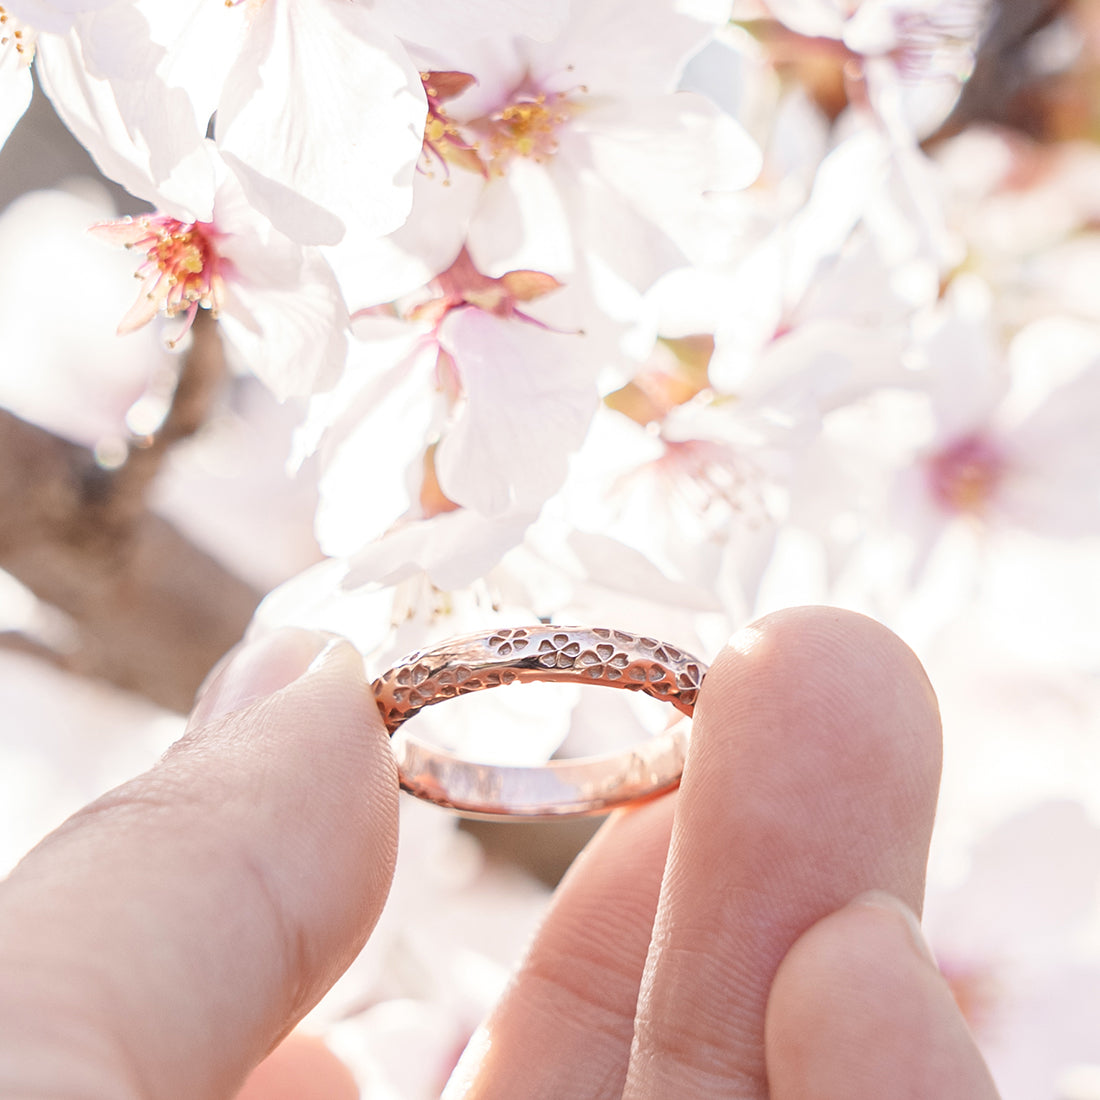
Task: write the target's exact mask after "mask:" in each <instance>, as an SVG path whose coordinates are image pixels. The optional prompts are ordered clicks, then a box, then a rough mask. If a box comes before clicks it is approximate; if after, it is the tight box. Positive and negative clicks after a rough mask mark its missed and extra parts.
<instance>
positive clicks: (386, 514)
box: [314, 332, 437, 557]
mask: <svg viewBox="0 0 1100 1100" xmlns="http://www.w3.org/2000/svg"><path fill="white" fill-rule="evenodd" d="M402 337H403V339H400V338H399V339H397V340H393V339H390V340H377V341H376V340H372V341H371V343H369V344H362V343H360V342H359V341H358V340H354V341H352V344H351V357H352V363H351V365H350V367H349V370H348V372H347V374H346V375H345V377H344V378H343V379H341V383H340V386H339V387H338V389H337V390H336V391H334V393H333V395H332V397H334V398H335V399H336V402H335V403H336V404H338V405H339V406H341V407H342V414H341V422H340V424H339V425H337V427H336V429H335V430H334V431H333V432H331V433H329V435H327V436H326V437H325V438H324V439H323V441H322V444H321V454H322V461H323V463H324V473H323V474H322V475H321V478H320V482H319V486H318V488H319V490H320V503H319V505H318V508H317V515H316V518H315V521H314V531H315V533H316V535H317V541H318V543H319V545H320V547H321V549H322V550H323V551H324V552H325V553H326V554H330V555H332V556H334V557H340V556H346V555H349V554H354V553H356V552H358V551H359V550H361V549H362V548H363V547H364V546H366V545H367V543H369V542H371V541H373V540H374V539H377V538H380V537H381V536H382V535H383V534H384V533H385V532H386V531H387V530H388V529H389V528H390V527H392V526H393V524H394V523H395V522H396V521H397V520H398V519H399V518H400V517H401V516H403V515H405V513H407V512H408V511H409V510H410V508H411V507H412V506H413V503H414V500H415V494H416V491H417V486H418V485H419V483H420V481H421V480H422V475H421V469H422V466H423V461H424V449H425V446H426V445H427V442H428V438H429V434H428V433H429V429H430V427H431V424H432V422H433V420H434V418H435V416H436V412H437V410H436V404H437V402H436V401H435V400H433V396H434V394H433V390H434V385H433V376H434V373H435V355H434V351H433V348H432V347H431V346H428V345H426V344H425V345H424V346H422V347H420V348H419V349H418V348H416V347H414V346H412V345H411V344H410V339H411V340H416V339H417V334H416V333H415V332H406V333H403V334H402ZM410 349H411V350H410ZM391 355H397V356H399V357H400V358H399V360H398V361H397V362H396V364H395V365H394V366H392V367H390V368H389V369H388V370H385V371H384V372H383V373H381V375H380V374H379V369H378V368H379V364H380V362H381V363H385V362H387V361H389V360H390V357H391ZM328 397H329V395H328V394H326V395H324V398H325V399H327V398H328ZM345 423H346V427H345Z"/></svg>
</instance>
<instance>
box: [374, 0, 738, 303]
mask: <svg viewBox="0 0 1100 1100" xmlns="http://www.w3.org/2000/svg"><path fill="white" fill-rule="evenodd" d="M713 30H714V23H711V22H706V21H703V20H700V19H696V18H694V17H692V16H690V15H687V14H684V13H682V12H680V11H679V10H678V9H677V8H675V6H674V5H673V4H671V3H668V2H666V0H656V2H654V3H653V4H652V5H650V8H649V9H648V10H647V14H646V17H645V18H644V19H643V18H641V17H640V16H639V13H638V11H637V9H636V7H635V6H632V5H628V4H625V3H622V2H621V0H599V2H598V3H593V4H589V5H586V6H585V7H584V9H582V10H579V11H575V12H574V13H573V15H572V16H571V18H570V20H569V21H568V23H567V24H566V26H565V28H564V29H563V31H562V32H561V33H560V34H559V35H557V36H556V37H555V38H554V39H552V40H551V41H548V42H545V43H541V42H535V41H532V40H531V39H528V38H522V37H515V38H511V39H508V38H506V37H505V36H504V35H498V36H495V37H494V38H492V39H488V38H487V39H485V40H483V41H481V42H478V43H468V42H467V43H443V42H438V43H435V44H434V45H433V46H432V48H431V49H430V50H425V51H424V53H423V65H422V67H423V68H424V73H425V76H424V78H425V82H426V85H427V86H428V87H429V88H431V89H433V94H432V95H431V96H429V101H430V104H431V108H430V110H431V117H430V120H429V126H428V130H427V134H426V136H427V138H428V142H427V144H426V155H427V160H428V164H426V167H429V168H430V167H431V164H430V162H431V161H432V160H434V161H435V162H436V163H437V164H438V161H439V159H440V158H442V159H443V160H444V161H445V162H446V163H445V167H444V168H443V169H442V170H440V171H438V172H436V175H437V176H438V177H439V178H437V179H436V180H435V181H434V182H428V183H425V184H424V186H423V187H421V189H420V192H419V193H418V195H417V199H416V202H415V203H414V207H413V212H412V215H411V218H410V222H409V224H408V225H407V226H406V228H405V230H404V231H403V232H402V235H401V238H402V239H401V240H400V241H397V242H395V244H396V245H397V247H398V248H404V249H407V250H410V251H413V252H415V253H419V252H422V251H423V250H424V249H425V248H427V249H435V248H438V250H439V251H440V252H441V253H443V254H445V255H446V254H448V253H449V255H448V262H449V259H450V258H453V256H454V255H455V254H457V252H458V250H459V248H460V247H462V246H463V245H465V247H466V248H467V249H468V251H469V253H470V255H471V257H472V258H473V260H474V262H475V263H476V264H477V266H478V267H479V268H480V269H481V270H482V271H484V272H486V273H488V274H490V275H494V276H499V275H502V274H503V273H504V272H506V271H509V270H515V269H524V268H526V269H533V270H539V271H544V272H547V273H549V274H552V275H554V276H555V277H557V278H560V279H568V280H569V281H570V282H571V283H574V284H575V283H576V281H577V278H578V277H580V276H581V275H582V274H583V275H584V276H585V277H586V278H596V277H597V275H598V274H600V273H602V272H603V271H604V270H605V269H606V270H607V271H608V272H610V273H612V274H611V275H610V276H609V277H611V278H612V279H614V280H625V281H626V283H628V284H629V285H631V286H640V287H644V286H646V285H648V284H649V283H650V282H652V280H653V279H654V278H655V277H656V275H657V274H659V273H660V271H661V270H662V269H663V267H664V266H667V264H668V263H670V262H672V260H674V259H675V258H677V257H682V256H683V255H684V254H685V252H687V253H691V252H698V251H699V250H700V249H705V248H706V247H707V244H708V243H710V244H713V241H712V240H710V239H709V238H708V227H709V224H710V223H709V220H708V202H709V198H708V196H709V195H710V194H711V193H712V192H725V191H731V190H737V189H740V188H742V187H744V186H745V185H746V184H748V183H749V182H750V181H751V180H752V179H753V177H754V176H755V174H756V172H757V170H758V167H759V152H758V150H757V149H756V147H755V145H754V144H753V143H752V142H751V141H750V140H749V139H748V138H747V136H746V135H745V134H744V132H743V131H742V130H741V129H740V127H739V126H738V125H737V123H736V122H734V120H733V119H732V118H730V117H729V116H728V115H725V114H724V113H723V112H722V111H721V110H720V109H719V108H717V107H716V106H715V105H714V104H713V103H712V102H710V101H708V100H706V99H705V98H704V97H702V96H699V95H696V94H693V93H677V92H675V87H676V81H677V79H678V76H679V73H680V70H681V69H682V67H683V64H684V62H685V61H686V59H687V58H688V57H689V56H690V55H691V54H692V53H693V52H694V51H695V50H697V49H699V48H700V47H701V46H702V45H703V44H704V43H705V42H706V41H707V39H708V38H709V36H710V35H711V34H712V33H713ZM609 41H614V42H616V49H615V51H614V52H613V53H612V52H608V51H607V50H606V49H604V48H603V45H602V44H603V43H606V42H609ZM658 43H659V45H657V44H658ZM625 58H629V59H630V60H629V63H628V64H627V63H622V62H620V61H619V60H617V59H625ZM463 78H465V79H463ZM455 185H457V186H459V187H460V188H461V197H462V200H463V202H464V208H462V207H461V206H460V204H459V202H458V201H456V198H455V195H454V193H453V192H454V187H455ZM440 204H442V207H441V208H442V209H444V210H446V212H447V213H446V216H445V217H443V218H441V217H439V216H438V214H437V207H438V206H440ZM437 270H438V269H437ZM433 274H434V272H433ZM379 300H380V299H379ZM365 304H366V303H365Z"/></svg>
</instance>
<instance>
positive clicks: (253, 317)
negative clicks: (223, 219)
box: [220, 249, 348, 401]
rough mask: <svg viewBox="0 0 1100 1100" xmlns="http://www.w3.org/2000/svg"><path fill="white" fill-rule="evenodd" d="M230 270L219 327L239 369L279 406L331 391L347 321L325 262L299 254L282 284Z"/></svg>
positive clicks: (251, 271)
mask: <svg viewBox="0 0 1100 1100" xmlns="http://www.w3.org/2000/svg"><path fill="white" fill-rule="evenodd" d="M227 255H229V256H230V257H233V255H234V254H233V252H232V251H231V250H227ZM234 264H235V267H236V271H235V273H234V278H233V280H232V282H231V283H229V284H228V285H227V288H226V289H227V300H226V303H225V306H224V309H223V311H222V314H221V317H220V325H221V330H222V333H223V334H224V336H225V339H226V342H227V344H228V345H229V351H230V354H231V355H232V356H233V357H234V358H235V359H236V360H237V362H238V364H239V365H240V366H241V367H242V368H244V369H246V370H249V371H251V372H252V373H254V374H256V375H257V376H258V377H259V379H260V380H261V381H262V382H263V383H264V384H265V385H267V386H268V387H269V388H270V389H271V390H272V392H273V393H274V394H275V396H276V397H277V398H279V400H280V401H282V400H285V399H286V398H287V397H294V396H300V395H304V394H309V393H312V392H314V391H315V390H323V389H327V388H328V387H330V386H331V385H333V383H334V382H335V381H336V379H337V377H338V376H339V373H340V370H341V368H342V367H343V365H344V359H345V357H346V355H347V329H348V313H347V307H346V306H345V305H344V300H343V298H342V297H341V295H340V289H339V287H338V286H337V285H336V278H335V276H334V275H333V274H332V269H331V268H330V267H329V266H328V264H327V263H326V262H325V260H324V259H323V257H322V256H321V255H320V254H319V253H318V252H317V251H316V250H315V249H303V250H301V255H300V259H299V261H298V263H297V265H296V273H295V278H294V279H293V280H291V281H287V282H284V281H281V280H279V279H277V278H275V277H272V276H270V275H269V274H268V273H266V272H265V271H264V270H263V269H256V268H254V267H246V268H242V267H241V266H240V265H239V264H238V263H236V261H234Z"/></svg>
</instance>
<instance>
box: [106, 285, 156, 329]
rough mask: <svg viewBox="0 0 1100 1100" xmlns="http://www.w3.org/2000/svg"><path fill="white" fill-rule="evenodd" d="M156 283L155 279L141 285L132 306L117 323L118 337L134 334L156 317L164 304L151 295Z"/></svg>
mask: <svg viewBox="0 0 1100 1100" xmlns="http://www.w3.org/2000/svg"><path fill="white" fill-rule="evenodd" d="M156 282H157V280H156V279H151V280H148V281H146V282H145V283H144V284H143V285H142V288H141V292H140V293H139V294H138V296H137V298H136V299H135V300H134V304H133V305H132V306H131V307H130V308H129V309H128V310H127V311H126V315H125V316H124V317H123V318H122V320H121V321H119V323H118V329H117V332H118V334H119V336H127V335H128V334H129V333H131V332H136V331H137V330H138V329H139V328H141V327H142V326H143V325H147V324H148V323H149V322H150V321H151V320H152V319H153V318H154V317H155V316H156V315H157V313H158V311H159V310H160V307H161V306H162V305H163V304H164V303H163V300H162V299H159V298H157V297H156V296H155V294H154V293H153V288H154V286H155V285H156Z"/></svg>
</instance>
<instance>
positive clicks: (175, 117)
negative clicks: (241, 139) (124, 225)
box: [37, 30, 214, 221]
mask: <svg viewBox="0 0 1100 1100" xmlns="http://www.w3.org/2000/svg"><path fill="white" fill-rule="evenodd" d="M134 48H136V43H135V44H134ZM147 50H148V54H147V56H148V57H149V65H148V71H147V73H146V74H145V75H144V76H143V77H141V78H137V79H130V78H124V77H111V78H108V77H106V76H96V75H93V73H92V72H91V71H90V69H89V65H88V61H87V58H86V56H85V52H84V42H83V41H82V39H81V37H80V36H79V35H78V34H77V32H76V31H75V30H74V31H71V32H70V33H69V34H67V35H65V36H63V37H52V36H48V37H47V36H44V37H43V39H42V40H40V42H39V50H38V62H37V72H38V77H39V80H40V81H41V82H42V87H43V89H44V90H45V92H46V94H47V95H48V96H49V97H50V100H51V101H52V103H53V105H54V107H55V108H56V110H57V112H58V114H59V115H60V116H61V118H62V121H64V123H65V125H66V126H68V128H69V129H70V130H71V131H72V132H73V134H74V136H75V137H76V138H77V140H78V141H80V143H81V144H82V145H83V146H84V147H85V148H86V149H87V150H88V152H89V153H90V154H91V156H92V158H93V159H94V160H95V162H96V164H97V165H98V166H99V168H100V170H101V171H102V172H103V174H104V175H105V176H107V177H108V178H110V179H113V180H115V181H116V182H117V183H119V184H121V185H122V186H123V187H125V188H126V189H127V190H128V191H130V192H131V193H132V194H134V195H137V196H138V197H139V198H143V199H145V200H146V201H148V202H151V203H153V204H155V205H156V206H158V207H159V208H160V209H161V210H164V211H166V212H168V213H171V214H172V215H174V216H176V217H179V218H180V219H181V220H191V219H196V218H197V219H199V220H203V221H206V220H209V218H210V216H211V212H212V210H213V197H214V169H213V165H212V163H211V161H210V157H209V154H208V153H207V151H206V149H205V148H204V134H203V132H202V131H200V129H199V126H198V124H197V122H196V119H195V115H194V111H193V110H192V107H191V105H190V102H189V101H188V100H187V98H186V97H185V96H184V95H183V94H182V93H177V94H175V95H172V94H166V93H165V92H164V89H163V88H162V86H161V85H160V83H159V82H158V78H157V77H156V75H155V72H154V67H155V63H156V59H157V57H158V56H159V55H158V54H157V51H156V50H155V49H148V48H147ZM142 56H146V55H142ZM205 125H206V124H205V122H204V123H203V124H202V130H205Z"/></svg>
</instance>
